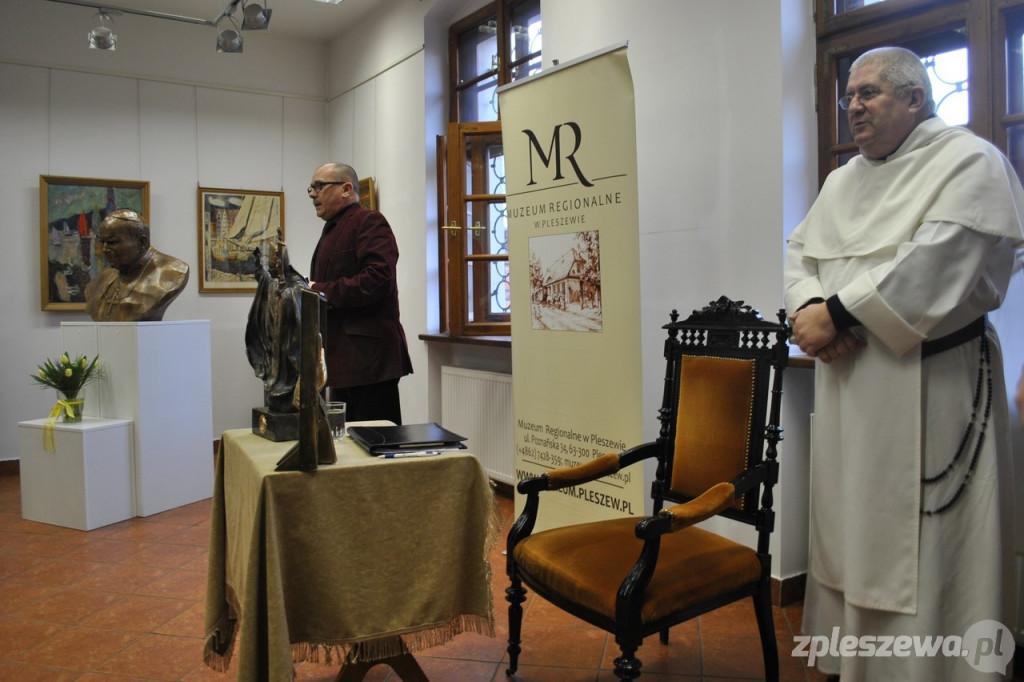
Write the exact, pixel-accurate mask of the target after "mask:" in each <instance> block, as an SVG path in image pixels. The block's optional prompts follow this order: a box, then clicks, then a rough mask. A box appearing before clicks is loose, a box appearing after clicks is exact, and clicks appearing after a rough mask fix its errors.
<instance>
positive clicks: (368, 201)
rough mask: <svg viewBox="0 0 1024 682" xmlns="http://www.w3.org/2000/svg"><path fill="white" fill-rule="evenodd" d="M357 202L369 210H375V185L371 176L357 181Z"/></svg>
mask: <svg viewBox="0 0 1024 682" xmlns="http://www.w3.org/2000/svg"><path fill="white" fill-rule="evenodd" d="M359 203H360V204H362V206H363V207H364V208H368V209H370V210H371V211H376V210H377V187H376V186H375V185H374V183H373V178H363V179H362V180H360V181H359Z"/></svg>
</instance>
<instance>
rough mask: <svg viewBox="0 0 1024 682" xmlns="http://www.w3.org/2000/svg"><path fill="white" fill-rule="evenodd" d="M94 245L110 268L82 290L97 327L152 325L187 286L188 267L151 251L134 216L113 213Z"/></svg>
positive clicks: (145, 231)
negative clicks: (141, 323) (105, 324)
mask: <svg viewBox="0 0 1024 682" xmlns="http://www.w3.org/2000/svg"><path fill="white" fill-rule="evenodd" d="M97 243H98V244H99V245H100V246H101V248H102V250H103V255H104V256H106V258H107V263H108V264H109V265H110V267H108V268H106V269H105V270H102V271H101V272H100V273H99V275H97V276H96V277H95V278H93V279H92V280H91V281H90V282H89V284H88V285H87V286H86V288H85V308H86V310H87V311H88V312H89V316H90V317H92V319H93V320H95V321H96V322H151V321H159V320H162V319H163V317H164V313H165V312H166V311H167V307H168V306H169V305H170V304H171V302H172V301H173V300H174V299H175V298H177V296H178V294H180V293H181V290H182V289H184V288H185V285H186V284H187V283H188V273H189V269H188V264H187V263H185V262H184V261H182V260H179V259H177V258H174V257H173V256H168V255H167V254H164V253H161V252H159V251H157V250H156V249H154V248H153V247H152V246H151V245H150V243H149V226H148V225H147V224H146V222H145V221H144V220H143V219H142V216H140V215H139V214H138V213H137V212H135V211H132V210H130V209H123V208H121V209H117V210H115V211H113V212H112V213H111V214H110V215H108V216H107V217H106V218H105V219H104V220H103V222H102V223H100V228H99V236H98V237H97Z"/></svg>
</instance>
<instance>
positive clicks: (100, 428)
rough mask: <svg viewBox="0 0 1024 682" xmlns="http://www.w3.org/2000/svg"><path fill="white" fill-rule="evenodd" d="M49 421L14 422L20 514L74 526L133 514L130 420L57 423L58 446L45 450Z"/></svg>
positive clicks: (92, 525)
mask: <svg viewBox="0 0 1024 682" xmlns="http://www.w3.org/2000/svg"><path fill="white" fill-rule="evenodd" d="M47 421H48V420H46V419H36V420H33V421H26V422H19V424H18V457H19V458H20V464H19V467H20V472H21V473H20V476H21V516H22V518H25V519H28V520H30V521H41V522H43V523H52V524H54V525H57V526H66V527H68V528H77V529H78V530H92V529H93V528H99V527H100V526H107V525H109V524H111V523H116V522H117V521H123V520H125V519H129V518H131V517H132V516H133V515H134V512H133V503H132V455H131V451H132V423H131V422H130V421H128V420H126V419H98V418H96V417H85V418H84V419H83V420H82V421H81V422H79V423H73V424H63V423H61V422H57V423H55V424H54V425H53V436H54V444H55V446H56V448H55V450H54V452H47V451H46V449H45V448H44V447H43V429H44V427H45V425H46V422H47Z"/></svg>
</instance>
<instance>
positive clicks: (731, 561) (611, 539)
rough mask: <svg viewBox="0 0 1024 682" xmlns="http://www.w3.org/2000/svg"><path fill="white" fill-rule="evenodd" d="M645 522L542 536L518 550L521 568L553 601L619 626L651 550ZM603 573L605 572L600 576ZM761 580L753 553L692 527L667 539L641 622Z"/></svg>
mask: <svg viewBox="0 0 1024 682" xmlns="http://www.w3.org/2000/svg"><path fill="white" fill-rule="evenodd" d="M639 520H640V519H639V518H622V519H612V520H610V521H597V522H594V523H581V524H578V525H575V526H568V527H566V528H555V529H552V530H547V531H544V532H542V533H537V534H536V535H532V536H530V537H528V538H526V539H525V540H523V541H522V542H521V543H519V545H517V546H516V550H515V551H516V555H515V560H516V564H517V565H518V566H519V570H520V571H522V573H524V574H528V575H530V576H532V577H534V578H535V579H536V580H538V581H540V582H543V583H544V584H545V585H547V587H548V589H549V590H550V591H551V594H554V595H559V596H561V597H562V598H564V599H567V600H570V601H572V602H574V603H576V604H579V605H580V606H582V607H584V608H586V609H589V610H591V611H594V612H595V613H599V614H601V615H602V616H605V617H606V618H608V619H610V620H614V619H615V598H616V595H617V593H618V590H619V584H620V583H621V582H622V577H623V576H624V575H626V574H627V573H629V570H630V569H631V568H632V567H633V564H634V563H635V562H636V557H637V556H639V554H640V549H641V548H642V547H643V542H642V541H640V540H639V539H637V537H636V534H635V532H634V529H635V528H636V524H637V521H639ZM552 557H555V558H557V561H552V560H551V558H552ZM595 566H600V567H601V570H599V571H595V570H593V569H594V567H595ZM760 575H761V562H760V561H758V559H757V553H756V552H755V551H754V550H753V549H751V548H749V547H746V546H745V545H741V544H738V543H736V542H733V541H732V540H729V539H726V538H723V537H721V536H720V535H716V534H714V533H709V532H708V531H706V530H702V529H700V528H694V527H690V528H685V529H683V530H681V531H679V532H678V533H672V534H671V535H667V536H665V537H664V538H663V539H662V542H661V553H660V554H659V555H658V565H657V567H656V568H655V569H654V576H653V577H652V578H651V582H650V584H649V585H648V586H647V590H646V591H645V593H644V601H643V607H642V610H641V617H642V618H643V621H644V622H645V623H652V622H655V621H657V620H659V619H661V618H665V617H666V616H668V615H669V614H670V613H672V612H673V611H681V610H683V609H687V608H689V607H691V606H693V605H694V604H696V603H698V602H700V601H703V600H705V599H708V598H710V597H713V596H715V594H717V592H718V591H719V590H721V589H722V588H725V589H727V590H730V591H731V590H735V589H738V588H739V587H741V586H743V585H746V584H749V583H751V582H755V581H757V579H758V577H759V576H760Z"/></svg>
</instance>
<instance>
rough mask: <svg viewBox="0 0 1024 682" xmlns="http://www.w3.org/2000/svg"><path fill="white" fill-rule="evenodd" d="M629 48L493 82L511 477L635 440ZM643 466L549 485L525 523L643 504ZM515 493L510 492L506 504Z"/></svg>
mask: <svg viewBox="0 0 1024 682" xmlns="http://www.w3.org/2000/svg"><path fill="white" fill-rule="evenodd" d="M626 52H627V45H626V44H620V45H615V46H611V47H609V48H607V49H605V50H602V51H600V52H597V53H594V54H592V55H587V56H586V57H582V58H580V59H577V60H574V61H572V62H567V63H565V64H561V65H558V66H555V67H554V68H552V69H549V70H547V71H545V72H543V73H541V74H539V75H537V76H532V77H530V78H526V79H523V80H520V81H516V82H515V83H512V84H510V85H507V86H503V87H502V88H501V89H499V92H498V104H499V108H500V111H501V122H502V145H503V147H504V153H505V173H506V182H507V185H506V188H507V208H508V218H509V267H510V274H511V276H510V280H511V296H512V375H513V391H514V409H515V446H516V460H515V461H516V479H517V481H518V480H522V479H523V478H527V477H532V476H537V475H540V474H543V473H545V472H548V471H551V470H552V469H556V468H560V467H566V466H574V465H577V464H581V463H585V462H589V461H591V460H592V459H594V458H595V457H599V456H601V455H603V454H606V453H609V452H621V451H622V450H625V449H627V448H629V447H633V446H635V445H639V444H640V443H641V442H642V441H641V438H642V436H643V426H642V418H643V415H642V414H641V412H642V393H643V392H642V386H641V362H640V259H639V246H638V242H639V227H638V208H637V177H636V120H635V115H634V102H633V80H632V76H631V75H630V71H629V62H628V59H627V55H626ZM642 466H643V465H640V464H638V465H636V466H634V467H631V468H630V469H626V470H624V471H620V472H618V473H617V474H614V475H612V476H610V477H607V478H606V479H602V480H599V481H593V482H590V483H585V484H582V485H578V486H574V487H570V488H566V489H563V490H561V491H559V492H550V493H546V494H545V495H544V499H543V500H542V502H541V516H540V519H539V521H538V525H537V529H538V530H541V529H543V528H551V527H555V526H563V525H568V524H571V523H579V522H584V521H594V520H599V519H606V518H614V517H619V516H633V515H641V514H643V513H644V508H643V507H644V502H643V498H644V493H645V491H644V474H643V468H642ZM522 504H523V500H522V499H520V498H519V496H517V499H516V512H517V513H518V512H519V511H521V508H522Z"/></svg>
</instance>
